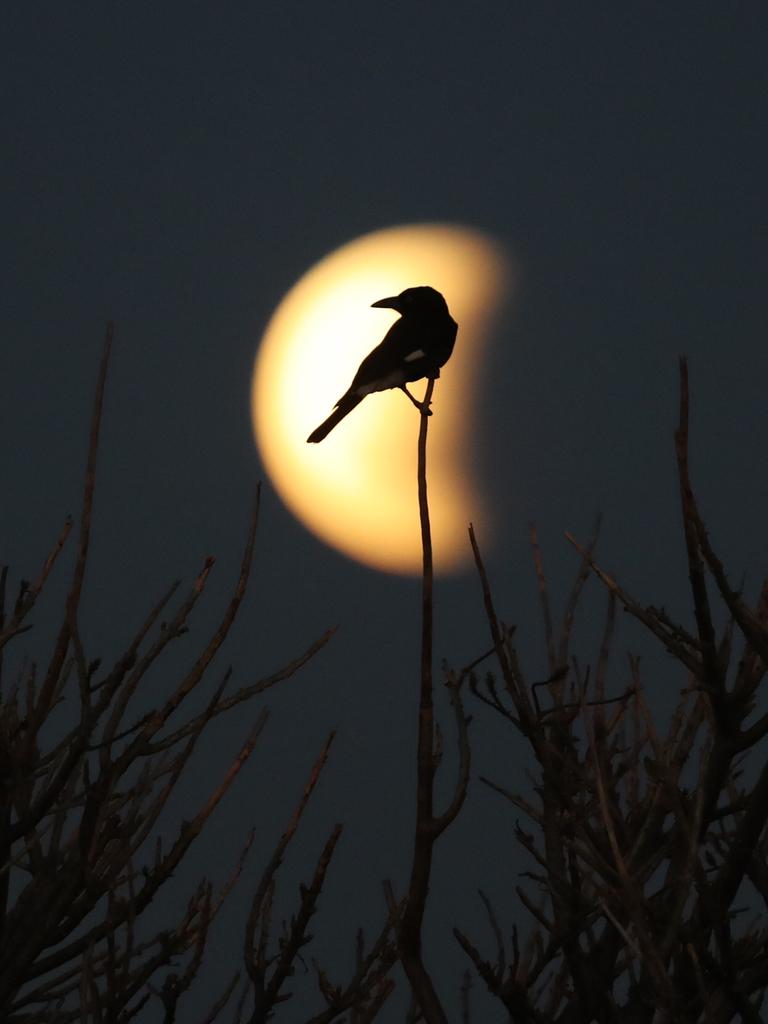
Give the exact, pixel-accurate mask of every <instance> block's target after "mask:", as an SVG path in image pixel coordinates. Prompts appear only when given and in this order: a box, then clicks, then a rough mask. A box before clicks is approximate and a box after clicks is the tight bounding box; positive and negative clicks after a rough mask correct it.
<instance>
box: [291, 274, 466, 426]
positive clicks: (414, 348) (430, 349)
mask: <svg viewBox="0 0 768 1024" xmlns="http://www.w3.org/2000/svg"><path fill="white" fill-rule="evenodd" d="M372 307H375V308H377V309H394V310H397V312H398V313H399V314H400V319H399V320H396V321H395V322H394V323H393V324H392V326H391V327H390V329H389V330H388V331H387V333H386V334H385V335H384V339H383V341H381V342H380V343H379V344H378V345H377V346H376V348H375V349H373V351H372V352H370V353H369V354H368V355H367V356H366V357H365V359H364V360H363V361H362V363H360V366H359V368H358V371H357V373H356V374H355V376H354V379H353V381H352V383H351V384H350V386H349V390H348V391H346V392H345V394H343V395H342V396H341V398H340V399H339V400H338V402H337V403H336V408H335V409H334V410H333V412H332V413H331V415H330V416H329V417H328V419H327V420H325V421H324V422H323V423H321V424H320V426H319V427H317V429H316V430H313V431H312V433H311V434H310V435H309V437H308V438H307V441H308V442H310V443H311V444H316V443H317V442H318V441H322V440H323V438H324V437H326V436H327V435H328V434H329V433H330V432H331V431H332V430H333V428H334V427H335V426H337V425H338V424H339V423H340V422H341V421H342V420H343V419H344V417H345V416H347V415H348V414H349V413H351V412H352V410H353V409H354V408H355V406H357V405H359V404H360V402H362V400H363V399H364V398H365V396H366V395H370V394H372V393H373V392H374V391H386V390H388V389H389V388H400V390H401V391H404V392H405V394H406V395H407V396H408V398H409V399H410V400H411V401H412V402H413V404H414V405H415V406H416V408H417V409H419V410H420V411H425V410H423V407H422V403H421V402H419V401H418V400H417V399H415V398H414V397H413V395H412V394H411V393H410V391H409V390H408V388H407V387H406V386H405V385H406V384H407V383H409V382H411V381H415V380H421V379H422V377H433V378H437V377H439V376H440V367H441V366H443V365H444V364H445V363H446V362H447V361H448V359H449V358H450V355H451V352H453V346H454V343H455V341H456V331H457V330H458V325H457V324H456V321H455V320H454V319H453V318H452V317H451V314H450V313H449V312H448V305H447V303H446V301H445V299H444V298H443V296H442V295H441V294H440V292H438V291H436V290H435V289H434V288H430V287H429V286H427V285H424V286H422V287H418V288H406V289H405V291H404V292H400V294H399V295H394V296H392V297H391V298H388V299H379V301H378V302H374V303H372ZM426 412H427V413H429V410H426Z"/></svg>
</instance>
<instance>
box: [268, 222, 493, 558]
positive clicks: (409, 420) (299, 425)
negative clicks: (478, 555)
mask: <svg viewBox="0 0 768 1024" xmlns="http://www.w3.org/2000/svg"><path fill="white" fill-rule="evenodd" d="M510 283H511V268H510V262H509V259H508V258H507V256H506V254H505V252H504V250H503V249H502V247H501V246H500V245H499V243H497V242H496V241H494V240H493V239H491V238H490V237H489V236H487V235H485V234H482V233H481V232H479V231H476V230H474V229H471V228H466V227H460V226H457V225H452V224H413V225H403V226H400V227H392V228H386V229H384V230H381V231H375V232H373V233H371V234H367V235H363V236H362V237H360V238H357V239H355V240H354V241H352V242H349V243H347V244H346V245H343V246H342V247H341V248H339V249H336V250H335V251H334V252H332V253H330V254H329V255H328V256H326V257H325V258H324V259H321V260H320V262H319V263H316V264H315V265H314V266H313V267H311V268H310V269H309V270H308V271H307V272H306V273H305V274H304V276H303V277H302V278H300V280H299V281H297V283H296V284H295V285H294V286H293V287H292V288H291V289H290V291H289V292H288V293H287V294H286V295H285V297H284V298H283V299H282V301H281V302H280V304H279V305H278V307H277V309H276V310H275V312H274V314H273V316H272V318H271V319H270V321H269V323H268V325H267V328H266V331H265V332H264V336H263V338H262V340H261V344H260V346H259V349H258V351H257V354H256V360H255V364H254V370H253V381H252V388H251V414H252V422H253V430H254V435H255V439H256V444H257V446H258V449H259V453H260V455H261V459H262V461H263V464H264V467H265V469H266V471H267V473H268V475H269V477H270V479H271V480H272V483H273V484H274V487H275V489H276V491H277V493H278V494H279V495H280V497H281V499H282V500H283V502H284V503H285V505H286V506H287V507H288V509H289V510H290V511H291V512H292V513H293V514H294V515H295V516H296V518H297V519H299V520H300V521H301V522H302V523H303V524H304V525H305V526H306V527H307V528H308V529H309V530H310V531H312V533H314V534H315V535H316V536H317V537H319V538H320V539H321V540H322V541H324V542H325V543H326V544H329V545H330V546H331V547H333V548H336V549H337V550H338V551H341V552H343V553H344V554H345V555H347V556H348V557H350V558H353V559H355V560H356V561H358V562H362V563H363V564H365V565H367V566H371V567H373V568H375V569H379V570H383V571H385V572H390V573H398V574H404V575H410V574H419V573H420V572H421V538H420V532H419V514H418V502H417V490H416V442H417V437H418V430H419V414H418V412H417V410H416V409H414V408H413V406H412V405H411V403H410V402H409V401H408V399H407V398H406V396H405V395H403V393H402V392H401V391H397V390H394V391H384V392H379V393H376V394H373V395H369V396H368V397H367V398H365V400H364V401H363V402H362V403H361V404H360V405H359V406H358V407H357V408H356V409H355V410H354V411H353V412H352V413H351V414H350V415H349V417H347V418H346V419H345V420H343V421H342V422H341V423H340V424H339V426H338V427H336V429H335V430H333V431H332V432H331V433H330V434H329V435H328V437H327V438H326V439H325V440H324V441H323V442H322V443H321V444H313V445H310V444H307V443H306V438H307V435H308V434H309V433H310V432H311V431H312V430H313V429H314V427H316V426H317V425H318V424H319V423H320V422H321V421H322V420H324V419H325V417H326V416H328V414H329V413H330V412H331V410H332V408H333V407H334V405H335V404H336V402H337V401H338V399H339V398H340V396H341V395H342V394H343V393H344V392H345V391H346V389H347V388H348V387H349V384H350V381H351V380H352V377H353V376H354V373H355V371H356V370H357V367H358V365H359V364H360V362H361V360H362V359H363V358H364V357H365V356H366V355H367V354H368V352H370V350H371V349H372V348H373V347H374V346H375V345H377V344H378V343H379V342H380V341H381V339H382V338H383V337H384V334H385V333H386V332H387V330H388V329H389V327H390V326H391V324H392V323H393V322H394V320H395V319H396V317H397V314H396V313H395V312H394V311H393V310H385V309H372V308H371V303H372V302H375V301H377V300H378V299H381V298H384V297H386V296H389V295H397V294H398V293H399V292H401V291H403V290H404V289H405V288H408V287H411V286H412V285H425V284H428V285H431V286H432V287H433V288H437V289H438V291H441V292H442V293H443V295H444V296H445V298H446V301H447V302H448V308H449V309H450V311H451V314H452V316H453V318H454V319H455V320H456V321H457V322H458V324H459V331H458V337H457V340H456V347H455V349H454V352H453V355H452V357H451V359H450V360H449V362H448V363H447V364H446V365H445V366H444V367H443V369H442V373H441V377H440V379H439V380H438V381H437V382H436V386H435V392H434V395H433V399H432V410H433V413H434V415H433V416H432V417H431V419H430V421H429V435H428V448H427V484H428V491H429V502H430V516H431V524H432V538H433V550H434V560H435V571H436V572H438V573H443V574H445V573H451V572H455V571H456V570H458V569H460V568H461V567H462V566H463V565H464V564H465V563H466V562H467V561H468V558H469V555H470V551H469V545H468V540H467V524H468V522H469V521H470V520H474V521H475V522H476V523H482V524H483V534H484V535H485V536H486V537H487V535H488V524H487V510H486V508H485V503H484V501H483V495H482V489H481V486H480V482H479V481H478V480H477V479H476V474H475V473H474V472H473V464H474V462H475V459H476V456H477V452H478V444H479V442H478V438H477V434H476V431H475V429H474V420H475V416H474V413H475V406H476V403H477V402H478V400H479V397H480V396H479V391H478V371H479V369H480V367H481V363H482V356H483V350H484V349H485V347H486V345H487V342H488V337H489V328H490V326H491V324H492V321H493V318H494V315H495V314H496V313H497V312H498V309H499V307H500V305H501V299H502V293H504V292H505V290H508V289H509V286H510ZM421 387H422V384H421V383H418V384H415V385H412V390H413V391H414V392H415V393H416V394H417V395H418V394H420V393H421V392H420V389H421Z"/></svg>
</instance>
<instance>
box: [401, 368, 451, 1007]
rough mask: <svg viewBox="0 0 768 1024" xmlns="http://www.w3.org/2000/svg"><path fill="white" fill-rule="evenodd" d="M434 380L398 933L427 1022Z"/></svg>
mask: <svg viewBox="0 0 768 1024" xmlns="http://www.w3.org/2000/svg"><path fill="white" fill-rule="evenodd" d="M434 386H435V382H434V380H433V379H432V378H429V380H428V381H427V390H426V393H425V395H424V402H423V407H422V413H421V424H420V427H419V449H418V490H419V521H420V524H421V545H422V554H423V568H422V590H421V684H420V690H419V732H418V747H417V753H416V830H415V839H414V849H413V862H412V865H411V878H410V883H409V886H408V896H407V900H406V904H405V910H404V911H403V916H402V918H401V920H400V928H399V930H398V939H399V947H400V959H401V962H402V965H403V969H404V970H405V973H406V975H407V976H408V981H409V982H410V985H411V990H412V992H413V995H414V998H415V1000H416V1001H417V1002H418V1004H419V1006H420V1008H421V1011H422V1013H423V1014H424V1019H425V1020H426V1021H427V1024H447V1017H446V1015H445V1011H444V1010H443V1008H442V1006H441V1005H440V1000H439V998H438V995H437V993H436V991H435V988H434V985H433V984H432V979H431V978H430V976H429V974H428V973H427V970H426V968H425V966H424V961H423V959H422V951H421V929H422V923H423V921H424V910H425V907H426V902H427V893H428V891H429V877H430V873H431V870H432V848H433V846H434V843H435V839H436V838H437V837H436V834H435V831H434V829H433V796H434V794H433V785H434V778H435V751H434V710H433V705H432V589H433V567H432V530H431V527H430V522H429V503H428V500H427V426H428V422H429V421H428V416H429V403H430V400H431V398H432V392H433V390H434Z"/></svg>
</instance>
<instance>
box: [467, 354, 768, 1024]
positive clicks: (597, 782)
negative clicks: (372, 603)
mask: <svg viewBox="0 0 768 1024" xmlns="http://www.w3.org/2000/svg"><path fill="white" fill-rule="evenodd" d="M680 382H681V383H680V421H679V425H678V429H677V432H676V435H675V444H676V454H677V467H678V475H679V481H680V495H681V507H682V518H683V527H684V535H685V544H686V550H687V559H688V571H689V577H690V588H691V601H692V624H691V625H683V624H680V623H677V622H674V621H672V619H671V618H670V617H669V616H668V615H667V614H666V612H665V611H664V609H663V608H660V607H657V606H653V605H647V606H645V605H641V604H640V603H639V602H638V601H636V600H635V599H634V598H633V597H632V596H631V595H630V594H628V593H627V591H626V590H624V589H623V588H622V587H621V586H620V585H619V584H618V583H617V582H616V581H615V580H614V579H613V578H612V577H611V576H609V575H608V573H606V572H604V571H603V570H602V569H601V568H600V567H599V565H598V564H597V562H596V561H595V558H594V554H593V545H590V546H588V547H586V548H584V547H581V546H580V545H578V544H576V542H575V541H573V540H572V538H571V540H572V543H574V545H575V546H576V548H577V549H578V550H579V552H580V553H581V556H582V565H581V570H580V572H579V574H578V578H577V580H576V583H575V586H574V588H573V591H572V593H571V596H570V599H569V601H568V603H567V607H566V611H565V615H564V619H563V623H562V626H561V628H560V630H559V632H556V631H555V629H554V627H553V618H552V614H551V610H550V602H549V596H548V590H547V585H546V582H545V577H544V572H543V568H542V561H541V556H540V553H539V548H538V544H537V541H536V534H535V530H534V531H533V532H532V544H533V551H534V557H535V563H536V569H537V574H538V579H539V586H540V594H541V601H542V612H543V619H544V623H545V631H546V641H547V649H548V653H549V666H548V675H547V678H546V679H545V681H544V682H541V683H534V684H532V685H531V684H529V683H528V682H527V681H526V679H525V677H524V675H523V672H522V669H521V666H520V661H519V659H518V655H517V652H516V648H515V644H514V643H513V630H511V629H508V628H506V627H505V626H504V624H503V623H502V621H501V620H500V618H499V616H498V614H497V612H496V609H495V606H494V602H493V599H492V596H491V590H490V586H489V582H488V578H487V574H486V572H485V568H484V565H483V562H482V558H481V556H480V552H479V549H478V547H477V544H476V543H475V541H474V537H473V539H472V543H473V548H474V552H475V558H476V562H477V568H478V571H479V574H480V579H481V581H482V588H483V596H484V601H485V609H486V613H487V617H488V621H489V623H490V628H491V635H492V638H493V643H494V648H495V651H496V656H497V659H498V664H499V672H500V679H499V678H497V677H496V676H494V675H488V676H487V677H486V678H485V679H484V680H478V679H476V678H473V680H472V683H471V686H472V689H473V691H474V692H475V694H476V696H477V697H478V698H479V699H480V700H481V701H483V702H484V703H485V704H486V705H488V706H490V707H491V708H492V709H493V711H494V712H495V713H496V714H498V715H500V716H502V717H503V718H504V719H505V720H506V721H508V722H509V724H510V726H512V727H513V728H514V729H515V730H516V732H518V733H521V734H522V735H523V736H524V737H525V740H526V741H527V743H528V746H529V749H530V752H531V757H532V764H533V765H535V778H534V786H533V792H532V793H530V792H528V793H526V792H524V790H523V788H522V787H521V789H520V790H519V791H510V790H509V789H507V788H505V787H502V786H501V785H499V784H498V783H496V782H491V781H490V780H484V781H486V782H487V783H488V785H490V786H492V788H493V789H495V790H496V791H497V792H498V793H499V794H500V795H501V796H503V797H504V798H506V799H507V800H508V801H509V802H510V803H511V804H512V806H513V807H514V808H515V809H516V810H518V811H520V812H522V814H523V815H524V816H525V817H527V819H528V820H529V822H530V825H529V826H528V827H524V826H522V825H520V824H517V825H516V834H517V840H518V842H519V843H521V844H522V846H523V847H524V848H525V850H527V852H528V853H529V854H530V857H531V860H532V869H531V870H530V871H529V872H527V873H526V874H527V877H528V878H529V879H530V880H531V882H532V883H533V889H531V887H528V888H523V887H518V888H517V890H516V893H517V897H518V898H519V901H520V903H521V904H522V905H523V906H524V907H525V908H526V910H527V911H528V912H529V914H530V915H531V917H532V918H533V922H534V926H533V929H532V931H530V933H529V934H528V936H527V938H526V939H525V941H522V940H521V938H520V935H521V933H522V932H524V931H526V930H527V929H523V928H522V927H518V926H517V924H513V925H512V927H511V933H512V939H511V948H510V946H509V944H508V943H507V942H505V940H504V938H503V929H502V926H501V924H500V921H499V913H498V911H497V909H496V908H495V907H494V906H493V905H492V903H491V901H490V899H489V898H488V896H487V895H486V894H482V899H483V902H484V903H485V906H486V909H487V913H488V919H489V922H490V925H491V928H492V931H493V934H494V936H495V946H496V949H495V953H494V955H493V956H492V957H491V958H489V959H486V958H485V957H484V956H483V954H482V953H481V952H480V951H479V949H478V947H477V944H475V943H474V942H473V941H471V940H470V939H469V938H468V937H467V936H466V935H465V934H463V933H462V932H461V931H459V930H458V929H456V931H455V935H456V938H457V939H458V941H459V942H460V943H461V945H462V947H463V949H464V950H465V952H466V953H467V955H468V956H469V958H470V960H471V961H472V963H473V964H474V966H475V969H476V971H477V973H478V974H479V976H480V977H481V978H482V980H483V981H484V982H485V984H486V985H487V987H488V989H489V991H490V992H492V993H493V994H494V995H495V996H496V997H497V998H498V999H499V1000H500V1001H501V1003H502V1004H503V1005H504V1007H506V1010H507V1011H508V1014H509V1019H510V1021H512V1022H514V1024H545V1022H546V1024H549V1022H555V1021H557V1022H563V1024H565V1022H568V1024H571V1022H573V1024H576V1022H580V1024H589V1022H592V1021H599V1022H601V1024H602V1022H616V1024H619V1022H622V1024H625V1022H627V1021H630V1022H646V1021H647V1022H654V1024H662V1022H670V1024H672V1022H691V1024H693V1022H702V1024H704V1022H706V1024H727V1022H729V1021H733V1020H743V1021H749V1022H755V1024H757V1022H759V1021H760V1020H761V1019H762V1018H761V1015H760V1005H761V1003H762V1000H763V997H764V994H765V990H766V987H767V986H768V944H767V943H766V939H767V938H768V936H767V934H766V928H765V921H766V915H765V909H766V905H768V869H767V868H766V852H767V848H766V838H765V834H764V833H765V824H766V818H768V758H767V757H766V752H765V744H764V741H765V738H766V735H768V714H767V713H765V712H762V713H760V714H758V715H757V717H754V713H755V711H756V706H757V697H758V688H759V686H760V683H761V682H762V680H763V678H764V676H765V673H766V668H768V580H766V582H765V583H764V584H763V587H762V591H761V593H760V596H759V598H758V601H757V605H756V606H755V607H750V606H749V605H748V604H747V603H746V601H745V599H744V597H743V595H742V594H741V593H740V592H739V591H738V590H736V589H734V588H733V587H732V585H731V584H730V583H729V580H728V577H727V575H726V573H725V570H724V568H723V565H722V563H721V562H720V560H719V558H718V557H717V555H716V554H715V552H714V550H713V547H712V545H711V543H710V540H709V537H708V535H707V531H706V529H705V527H704V523H703V521H702V518H701V515H700V513H699V510H698V506H697V503H696V501H695V498H694V495H693V490H692V487H691V482H690V478H689V471H688V376H687V366H686V363H685V361H684V360H682V361H681V367H680ZM590 572H593V573H595V574H596V576H597V577H598V578H599V579H600V580H601V581H602V583H603V584H604V586H605V588H606V590H607V592H608V611H607V616H606V621H605V630H604V636H603V641H602V645H601V649H600V652H599V655H598V657H597V660H596V667H595V671H594V673H590V671H589V670H588V669H587V670H583V669H581V668H580V667H579V664H578V662H577V661H576V660H575V659H572V658H571V656H570V642H571V632H572V624H573V617H574V612H575V609H576V604H577V601H578V599H579V595H580V593H581V589H582V586H583V584H584V581H585V580H586V578H587V576H588V574H589V573H590ZM714 600H719V601H721V602H722V603H723V604H724V606H725V609H726V610H727V613H728V621H727V623H726V625H725V626H724V627H723V628H722V629H721V630H720V631H718V629H717V628H716V625H715V616H714V615H713V611H712V602H713V601H714ZM617 603H618V604H619V605H621V606H622V607H623V608H624V609H625V610H626V611H627V612H628V613H629V614H630V615H632V616H634V617H635V618H636V619H637V620H638V621H639V622H641V623H642V624H643V625H644V626H645V627H646V628H647V629H648V630H649V631H650V632H651V634H652V635H653V636H654V637H655V638H656V639H657V640H658V641H660V642H661V644H662V645H663V646H664V648H665V649H666V650H667V651H668V652H669V654H671V655H672V656H673V658H675V659H676V660H677V661H678V662H679V663H680V666H681V670H682V672H683V678H684V679H685V680H686V682H685V686H684V688H683V689H682V692H681V696H680V701H679V704H678V706H677V709H676V711H675V713H674V715H673V716H672V719H671V722H670V724H669V726H668V728H667V729H666V730H665V731H662V730H661V729H660V728H659V727H658V726H657V725H656V724H655V722H654V719H653V716H652V714H651V712H650V710H649V706H648V702H647V700H646V696H645V687H644V684H643V682H642V681H641V678H640V672H639V663H638V660H637V659H636V658H633V657H630V659H629V684H628V685H627V686H625V687H623V688H622V690H621V692H619V693H617V694H616V695H615V696H609V695H608V693H609V691H608V683H607V664H608V652H609V648H610V644H611V637H612V634H613V627H614V618H615V609H616V605H617ZM737 638H740V652H739V654H738V655H734V646H735V642H736V639H737ZM540 694H541V695H543V696H540ZM750 719H751V720H750ZM748 779H749V780H750V781H749V782H748V781H747V780H748ZM755 898H758V899H759V900H760V901H761V904H762V911H763V912H762V914H755V915H754V917H753V918H752V919H751V920H748V921H745V922H742V921H741V920H740V917H739V915H740V914H741V913H742V912H743V910H744V907H743V905H742V904H743V902H744V901H746V902H747V903H753V902H754V901H755ZM494 902H495V903H496V906H498V900H496V901H494ZM756 909H757V908H755V910H756ZM510 916H511V917H512V920H513V921H515V920H516V919H517V912H516V911H513V910H512V909H511V908H510V907H509V906H508V905H505V907H504V917H505V919H508V918H509V917H510Z"/></svg>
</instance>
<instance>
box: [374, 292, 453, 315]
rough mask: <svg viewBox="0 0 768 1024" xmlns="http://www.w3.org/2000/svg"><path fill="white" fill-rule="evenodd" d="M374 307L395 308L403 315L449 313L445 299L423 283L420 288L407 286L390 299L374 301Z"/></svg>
mask: <svg viewBox="0 0 768 1024" xmlns="http://www.w3.org/2000/svg"><path fill="white" fill-rule="evenodd" d="M371 306H372V307H376V308H377V309H395V310H397V312H398V313H400V315H401V316H406V315H408V314H413V313H415V314H416V315H417V316H420V315H423V314H425V313H431V314H434V313H447V312H448V306H447V304H446V301H445V299H444V298H443V296H442V295H441V294H440V292H438V291H436V290H435V289H434V288H430V287H429V285H422V286H420V287H418V288H406V289H405V291H404V292H400V294H399V295H393V296H391V297H390V298H388V299H379V301H378V302H372V303H371Z"/></svg>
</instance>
